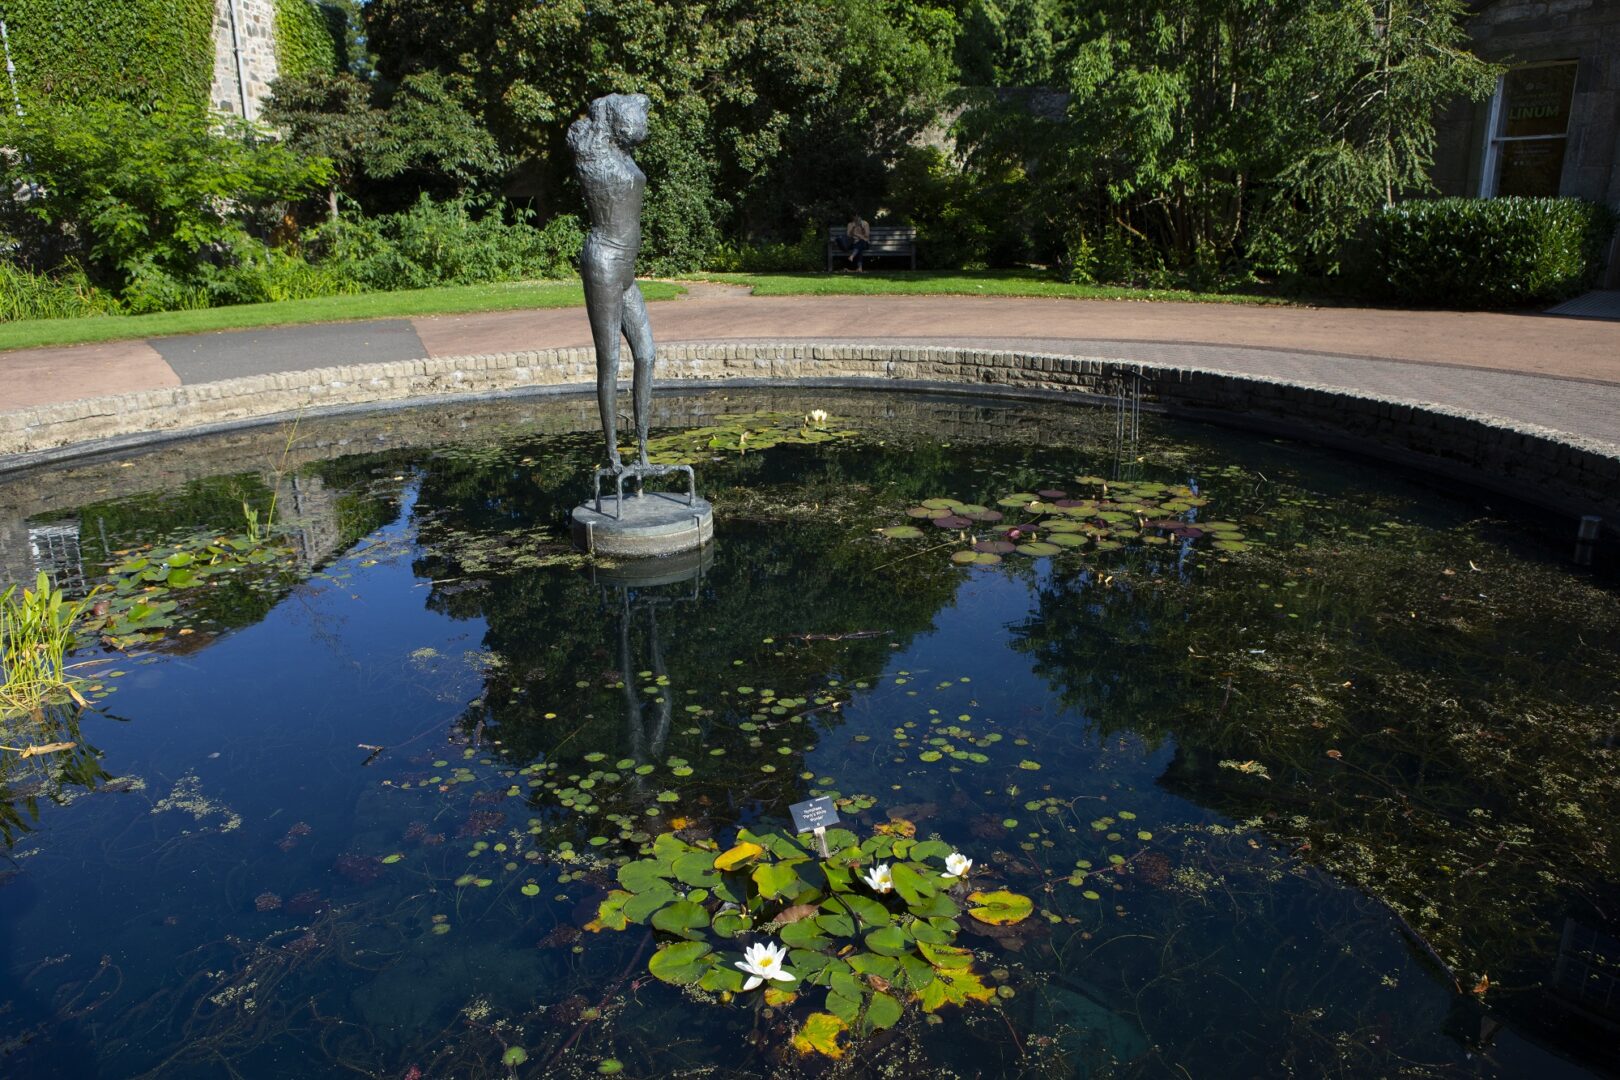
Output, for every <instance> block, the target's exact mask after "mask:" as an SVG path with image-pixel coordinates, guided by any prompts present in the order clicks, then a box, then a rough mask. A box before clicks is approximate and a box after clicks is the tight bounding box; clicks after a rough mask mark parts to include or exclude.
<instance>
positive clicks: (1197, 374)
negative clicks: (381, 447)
mask: <svg viewBox="0 0 1620 1080" xmlns="http://www.w3.org/2000/svg"><path fill="white" fill-rule="evenodd" d="M659 361H660V376H661V378H660V381H661V382H676V383H685V382H690V383H722V382H726V383H740V382H756V381H757V382H765V383H798V384H801V385H803V384H808V383H813V382H817V381H822V382H829V383H855V384H857V385H859V384H862V383H866V382H881V383H886V384H888V385H891V386H895V387H896V388H920V387H929V388H934V389H972V390H973V391H975V392H990V393H997V394H1007V393H1036V394H1040V395H1041V396H1048V395H1051V394H1058V395H1062V394H1080V395H1087V396H1090V397H1106V398H1110V399H1114V398H1117V397H1118V395H1119V394H1120V393H1121V391H1122V388H1130V387H1135V389H1136V392H1137V393H1138V394H1139V396H1140V400H1141V404H1142V407H1143V408H1144V409H1148V410H1152V411H1158V412H1164V413H1167V414H1170V415H1174V416H1180V417H1187V418H1192V419H1198V420H1203V421H1206V422H1213V423H1218V424H1222V425H1225V426H1234V427H1242V428H1248V429H1252V430H1258V431H1261V432H1265V433H1270V434H1275V435H1283V436H1289V437H1295V438H1303V439H1307V440H1310V441H1314V442H1319V443H1324V444H1327V445H1330V446H1334V447H1337V448H1341V449H1346V450H1349V451H1352V452H1355V453H1360V454H1365V455H1368V456H1372V457H1376V458H1380V459H1383V460H1386V461H1390V462H1393V463H1397V464H1401V465H1405V466H1410V467H1416V468H1419V469H1422V470H1424V471H1426V472H1430V473H1434V474H1437V475H1439V476H1442V477H1446V478H1449V479H1452V480H1455V481H1457V482H1459V483H1466V484H1470V485H1474V486H1479V487H1484V488H1487V489H1490V490H1494V491H1498V492H1501V493H1503V494H1506V495H1509V496H1512V497H1514V498H1518V499H1522V500H1524V501H1527V502H1530V503H1533V504H1535V505H1539V506H1543V507H1546V508H1548V509H1552V510H1555V511H1557V512H1560V513H1565V514H1570V515H1582V514H1595V515H1598V516H1600V517H1602V518H1603V519H1604V522H1605V525H1606V526H1607V527H1609V528H1614V527H1615V526H1616V525H1620V447H1617V446H1613V445H1609V444H1606V443H1601V442H1596V441H1591V440H1583V439H1581V438H1579V437H1577V436H1573V435H1569V434H1567V433H1563V432H1558V431H1553V430H1549V429H1546V428H1540V427H1536V426H1534V425H1528V424H1515V423H1512V422H1509V421H1506V420H1503V419H1501V418H1498V417H1492V416H1483V415H1478V414H1473V413H1468V412H1464V411H1462V410H1457V409H1450V408H1446V407H1443V406H1437V405H1432V404H1424V403H1418V402H1410V401H1403V400H1400V399H1397V398H1391V397H1386V396H1380V395H1376V394H1368V393H1360V392H1356V391H1350V390H1344V389H1340V388H1330V387H1323V386H1317V385H1312V384H1309V383H1302V382H1291V381H1287V380H1282V379H1275V378H1268V377H1261V376H1253V375H1240V374H1231V373H1226V372H1221V371H1214V370H1208V369H1202V368H1197V367H1178V366H1172V365H1166V364H1155V363H1147V362H1141V361H1134V360H1128V359H1110V358H1103V357H1079V356H1065V355H1054V354H1046V353H1033V352H1023V351H1017V350H992V349H974V348H951V347H940V346H897V345H860V344H837V343H827V344H809V343H794V344H771V343H759V344H681V345H669V346H665V347H663V348H661V349H660V353H659ZM595 370H596V361H595V354H594V351H593V350H591V349H589V348H570V349H543V350H535V351H532V352H517V353H492V354H485V355H475V356H459V357H439V358H435V359H422V360H405V361H393V362H388V363H376V364H357V365H346V366H339V367H328V368H318V369H312V370H305V371H296V372H285V373H279V374H272V375H255V376H247V377H243V378H237V379H228V380H222V381H220V382H213V383H202V384H198V385H192V386H180V387H173V388H167V389H161V390H146V391H140V392H136V393H130V394H120V395H116V396H109V397H100V398H91V399H85V400H80V401H74V402H67V403H63V404H58V405H47V406H38V407H34V408H29V409H19V410H14V411H10V412H0V454H4V455H6V457H5V458H0V472H6V471H12V470H15V469H18V468H27V467H33V466H36V465H40V464H45V463H48V462H49V461H52V460H65V459H67V458H70V457H74V456H80V455H82V454H85V453H94V452H97V451H100V450H108V449H124V448H130V447H133V446H136V445H139V444H140V443H143V442H150V441H154V440H160V439H169V438H176V437H184V436H185V435H186V434H189V433H192V432H194V431H200V430H204V429H215V430H217V429H219V428H221V427H228V426H230V425H233V424H243V423H256V422H264V421H266V420H269V419H273V418H277V417H282V416H288V415H293V414H297V413H299V412H304V413H310V412H329V411H334V410H341V409H351V408H355V407H365V406H398V405H404V404H407V403H423V402H427V401H432V400H434V399H443V398H461V397H466V396H470V395H479V394H495V393H522V392H534V391H541V390H552V391H564V390H568V391H579V390H586V389H588V388H589V387H590V386H591V385H592V384H593V383H594V380H595Z"/></svg>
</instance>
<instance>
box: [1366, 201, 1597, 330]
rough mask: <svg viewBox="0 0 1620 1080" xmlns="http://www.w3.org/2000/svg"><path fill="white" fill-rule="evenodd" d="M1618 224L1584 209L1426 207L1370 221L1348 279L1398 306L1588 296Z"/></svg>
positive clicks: (1589, 206) (1578, 204) (1552, 204)
mask: <svg viewBox="0 0 1620 1080" xmlns="http://www.w3.org/2000/svg"><path fill="white" fill-rule="evenodd" d="M1614 225H1615V220H1614V215H1613V214H1611V213H1610V212H1609V211H1608V210H1607V209H1606V208H1604V207H1602V206H1599V205H1597V204H1595V203H1589V202H1585V201H1583V200H1580V199H1533V198H1519V197H1514V198H1501V199H1426V200H1421V201H1415V202H1406V203H1400V204H1399V205H1396V206H1393V207H1390V208H1389V209H1387V210H1383V211H1380V212H1379V213H1377V214H1374V215H1373V216H1372V218H1371V219H1370V220H1369V221H1368V222H1367V227H1366V230H1365V232H1364V234H1363V236H1362V237H1361V239H1360V241H1359V243H1358V254H1357V256H1356V260H1355V263H1356V264H1355V265H1354V266H1353V268H1352V272H1351V278H1352V280H1353V282H1354V283H1355V284H1357V285H1358V286H1359V287H1360V288H1362V289H1363V290H1365V291H1366V292H1367V293H1368V294H1369V295H1372V296H1374V297H1378V298H1383V299H1392V300H1398V301H1401V302H1403V303H1417V304H1438V305H1447V306H1454V307H1470V308H1472V307H1501V306H1508V305H1515V304H1532V303H1541V302H1547V301H1552V300H1560V299H1563V298H1564V297H1567V296H1572V295H1574V294H1575V293H1578V292H1581V291H1582V290H1584V289H1587V288H1590V287H1591V286H1592V284H1593V282H1594V281H1595V280H1596V278H1597V275H1598V272H1599V270H1601V269H1602V267H1603V249H1604V245H1605V244H1606V243H1607V242H1608V240H1609V237H1610V236H1611V235H1612V234H1613V232H1614Z"/></svg>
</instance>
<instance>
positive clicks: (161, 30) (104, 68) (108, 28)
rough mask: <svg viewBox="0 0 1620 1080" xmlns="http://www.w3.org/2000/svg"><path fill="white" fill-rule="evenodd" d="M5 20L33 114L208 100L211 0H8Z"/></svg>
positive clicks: (20, 82) (211, 56) (19, 78)
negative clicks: (104, 103)
mask: <svg viewBox="0 0 1620 1080" xmlns="http://www.w3.org/2000/svg"><path fill="white" fill-rule="evenodd" d="M4 17H5V20H6V32H7V34H8V35H9V37H10V40H11V56H12V61H13V63H14V64H15V65H16V68H17V83H18V90H19V92H20V93H21V94H22V96H23V99H24V106H25V107H26V108H28V109H29V110H30V111H37V110H40V109H56V108H60V107H62V106H63V105H69V104H80V103H83V102H87V101H94V100H100V99H115V100H119V101H125V102H129V103H130V104H133V105H136V106H139V107H140V108H143V109H146V108H151V107H153V106H155V105H157V104H158V103H160V102H183V103H186V104H190V105H195V106H202V105H203V104H205V103H206V102H207V101H208V90H209V87H210V85H211V84H212V82H213V77H214V38H213V31H214V0H6V2H5V6H4Z"/></svg>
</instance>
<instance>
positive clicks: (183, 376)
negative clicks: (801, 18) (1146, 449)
mask: <svg viewBox="0 0 1620 1080" xmlns="http://www.w3.org/2000/svg"><path fill="white" fill-rule="evenodd" d="M652 319H653V329H654V332H655V334H656V335H657V337H658V339H659V341H660V342H664V343H676V342H713V341H753V342H762V341H796V340H806V341H809V340H814V341H829V342H871V343H874V344H877V343H890V344H896V343H904V344H919V345H920V344H931V345H963V346H976V347H991V348H1017V349H1023V350H1028V351H1040V352H1055V353H1068V354H1071V355H1080V356H1090V357H1102V358H1108V359H1124V360H1142V361H1148V362H1156V363H1167V364H1175V365H1179V366H1184V367H1200V368H1207V369H1211V370H1219V371H1230V372H1235V373H1242V374H1253V375H1266V376H1272V377H1277V378H1284V379H1289V380H1293V381H1299V382H1308V383H1314V384H1317V385H1323V386H1332V387H1340V388H1346V389H1356V390H1363V391H1368V392H1372V393H1377V394H1384V395H1389V396H1392V397H1398V398H1402V399H1405V400H1408V401H1412V402H1419V403H1434V404H1440V405H1447V406H1451V407H1454V408H1460V409H1466V410H1469V411H1471V412H1475V413H1485V414H1489V415H1495V416H1500V417H1502V418H1504V419H1507V420H1511V421H1517V422H1528V423H1532V424H1536V425H1539V426H1541V427H1546V428H1552V429H1554V430H1560V431H1566V432H1569V433H1571V434H1574V435H1580V436H1583V437H1586V438H1595V439H1601V440H1604V441H1606V442H1611V443H1614V444H1616V445H1620V323H1616V322H1609V321H1603V320H1598V319H1589V318H1569V317H1561V316H1557V315H1553V314H1542V315H1537V314H1497V313H1478V312H1472V313H1461V312H1436V311H1392V310H1374V309H1364V308H1293V307H1257V306H1249V305H1236V304H1183V303H1146V302H1135V301H1092V300H1048V299H1032V298H1008V297H972V296H873V297H866V296H815V297H790V298H776V299H769V298H757V297H753V296H749V295H747V293H746V292H745V291H744V290H741V289H736V288H729V287H723V286H696V287H694V288H693V290H692V294H691V295H690V296H689V297H687V298H685V299H682V300H677V301H669V302H665V303H658V304H655V305H653V306H652ZM589 344H590V334H589V330H588V327H587V325H586V322H585V316H584V312H583V311H581V310H580V309H577V308H564V309H548V310H538V311H511V312H491V313H486V314H473V315H449V316H432V317H423V318H413V319H387V320H378V321H372V322H361V323H332V324H326V325H319V326H296V327H272V328H263V329H256V330H242V331H231V332H221V333H211V334H199V335H193V336H187V337H172V338H153V339H150V340H147V341H134V342H119V343H110V344H101V345H87V346H74V347H68V348H53V349H27V350H17V351H13V352H6V353H0V409H17V408H24V407H28V406H32V405H43V404H53V403H57V402H64V401H72V400H77V399H81V398H86V397H95V396H100V395H104V394H116V393H125V392H129V391H135V390H147V389H157V388H161V387H171V386H179V385H190V384H196V383H206V382H212V381H215V380H219V379H224V378H231V377H234V376H239V375H255V374H267V373H274V372H286V371H299V370H304V369H309V368H316V367H326V366H331V365H334V364H351V363H364V362H380V361H391V360H409V359H418V358H422V357H445V356H460V355H470V354H477V353H496V352H518V351H523V350H528V349H540V348H554V347H557V348H560V347H571V346H580V345H589Z"/></svg>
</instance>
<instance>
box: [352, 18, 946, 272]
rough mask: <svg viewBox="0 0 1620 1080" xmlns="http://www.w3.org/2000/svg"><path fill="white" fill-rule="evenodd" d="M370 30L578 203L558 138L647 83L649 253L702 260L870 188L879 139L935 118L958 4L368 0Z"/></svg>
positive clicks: (555, 191) (549, 185) (406, 67)
mask: <svg viewBox="0 0 1620 1080" xmlns="http://www.w3.org/2000/svg"><path fill="white" fill-rule="evenodd" d="M366 18H367V28H368V33H369V38H368V41H369V44H370V45H371V47H372V48H373V49H374V50H375V51H376V54H377V56H378V68H379V70H380V71H381V72H382V74H383V75H384V76H385V77H386V78H388V79H391V80H396V81H397V80H403V79H405V78H407V77H408V76H410V75H412V74H416V73H420V72H429V71H432V72H439V73H442V74H445V75H457V76H463V77H465V78H466V79H468V80H469V81H470V85H471V87H472V88H473V89H472V94H473V98H474V100H475V102H476V109H477V111H478V113H479V115H480V118H481V120H482V121H483V122H484V123H485V124H486V125H487V126H488V127H489V129H490V131H491V132H492V133H493V134H494V135H495V137H496V139H497V140H498V141H499V144H500V146H501V148H502V149H503V150H504V151H506V152H508V153H512V154H514V155H518V156H520V157H523V158H526V159H527V164H526V167H525V168H524V170H523V173H522V175H521V176H520V177H519V178H518V181H517V189H518V193H520V194H524V195H528V196H530V197H532V198H534V199H536V200H537V201H538V202H539V203H540V205H541V207H542V209H543V210H544V211H545V212H546V213H548V214H549V213H553V212H557V211H567V210H573V209H574V208H575V201H576V200H577V196H575V195H573V194H572V193H571V192H569V191H568V190H567V185H568V184H569V182H570V181H569V176H570V170H571V164H570V160H569V157H568V154H567V151H566V148H565V146H564V143H563V135H564V132H565V131H566V129H567V126H568V124H569V123H570V122H571V121H572V120H573V118H574V117H575V116H576V115H577V114H578V113H579V111H580V109H581V108H582V107H583V105H584V104H585V103H586V102H587V101H589V100H590V99H591V98H593V97H596V96H598V95H600V94H605V93H612V92H636V93H645V94H647V95H648V96H649V97H651V98H652V100H653V122H654V128H653V131H652V134H651V137H650V138H649V140H648V143H647V145H646V147H645V148H644V150H643V151H642V153H641V154H640V155H639V157H640V160H641V161H642V164H643V167H644V168H645V169H646V170H647V171H648V173H649V175H651V176H653V177H654V178H655V179H656V181H657V183H656V184H655V185H654V186H653V187H652V188H651V190H650V192H649V197H648V206H647V209H646V214H645V222H646V230H647V246H648V249H649V253H650V254H651V255H652V256H653V261H654V263H655V264H657V265H660V266H662V267H664V268H668V269H673V268H677V267H680V266H693V265H695V264H696V262H697V261H698V260H699V259H701V257H702V256H703V255H704V254H706V252H707V250H708V248H709V247H710V246H712V244H713V243H714V241H715V240H716V239H718V227H719V226H720V225H729V224H732V223H733V222H740V223H744V224H746V225H747V226H748V227H749V228H750V229H751V230H755V231H761V232H769V231H772V230H781V231H787V232H789V233H792V234H797V232H798V231H799V230H800V229H801V228H802V227H803V224H804V214H805V212H806V209H807V208H808V207H811V206H828V205H837V204H840V203H843V202H845V201H849V200H857V201H872V200H874V199H875V198H876V197H877V196H878V195H879V194H880V193H881V186H874V183H873V178H874V177H875V178H876V181H877V185H880V184H881V179H882V176H881V168H872V167H868V166H865V164H864V163H865V162H868V161H874V160H875V161H878V162H881V160H882V158H883V155H884V153H885V152H886V151H889V150H892V149H893V148H894V147H895V146H896V144H897V142H903V140H904V139H905V138H907V137H909V135H910V134H911V133H912V132H914V131H915V130H917V129H918V127H920V126H921V125H922V124H923V123H925V122H926V121H927V119H928V118H929V117H930V116H931V113H932V109H931V105H932V103H933V101H934V100H935V99H936V98H937V97H938V96H939V95H940V94H941V93H942V92H943V90H944V89H945V88H946V86H947V83H948V80H949V78H950V75H951V72H952V65H951V61H950V52H951V50H952V48H953V47H954V41H955V17H954V14H953V11H952V9H951V8H950V7H949V6H946V5H928V4H923V3H917V2H913V0H813V2H807V3H805V2H794V0H713V2H710V3H706V4H667V3H657V2H654V0H605V2H602V3H592V4H586V3H584V0H563V2H559V3H553V4H544V5H536V4H532V3H528V2H524V0H490V2H489V3H486V4H482V5H479V6H478V7H476V8H466V7H457V8H447V7H445V6H444V5H441V4H437V3H432V2H430V0H373V2H372V3H371V4H368V5H367V7H366Z"/></svg>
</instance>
